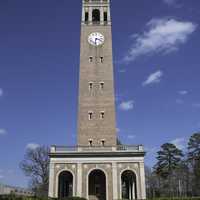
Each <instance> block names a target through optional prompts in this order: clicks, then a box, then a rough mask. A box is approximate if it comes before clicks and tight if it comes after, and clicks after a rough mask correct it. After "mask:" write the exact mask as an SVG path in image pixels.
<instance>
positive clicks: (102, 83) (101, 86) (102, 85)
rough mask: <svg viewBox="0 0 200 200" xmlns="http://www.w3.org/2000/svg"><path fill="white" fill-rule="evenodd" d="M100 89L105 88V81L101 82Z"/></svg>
mask: <svg viewBox="0 0 200 200" xmlns="http://www.w3.org/2000/svg"><path fill="white" fill-rule="evenodd" d="M100 89H101V90H103V89H104V82H101V83H100Z"/></svg>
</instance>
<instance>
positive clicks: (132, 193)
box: [121, 170, 137, 200]
mask: <svg viewBox="0 0 200 200" xmlns="http://www.w3.org/2000/svg"><path fill="white" fill-rule="evenodd" d="M121 192H122V194H121V196H122V199H129V200H131V199H137V184H136V175H135V173H134V172H133V171H131V170H126V171H124V172H123V173H122V175H121Z"/></svg>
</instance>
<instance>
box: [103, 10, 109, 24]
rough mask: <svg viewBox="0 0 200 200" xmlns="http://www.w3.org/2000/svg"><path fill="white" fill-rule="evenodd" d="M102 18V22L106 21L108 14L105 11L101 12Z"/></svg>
mask: <svg viewBox="0 0 200 200" xmlns="http://www.w3.org/2000/svg"><path fill="white" fill-rule="evenodd" d="M103 19H104V22H107V21H108V14H107V12H104V13H103Z"/></svg>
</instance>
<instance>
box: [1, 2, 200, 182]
mask: <svg viewBox="0 0 200 200" xmlns="http://www.w3.org/2000/svg"><path fill="white" fill-rule="evenodd" d="M80 19H81V0H76V1H69V0H59V1H58V0H57V1H56V0H42V1H41V0H34V1H27V0H18V1H15V0H10V1H6V0H2V1H0V152H1V156H0V182H2V183H6V184H11V185H18V186H26V185H27V182H28V179H27V178H26V177H25V176H24V175H23V174H22V172H21V170H20V169H19V162H20V161H21V160H22V159H23V155H24V152H25V150H26V148H35V147H36V146H37V145H51V144H58V145H74V144H76V124H77V95H78V70H79V46H80V44H79V40H80ZM199 24H200V2H199V1H198V0H190V1H188V0H126V2H125V4H124V1H123V6H122V1H120V0H115V1H113V2H112V25H113V52H114V70H115V93H116V115H117V130H118V135H119V138H120V139H121V140H122V142H123V143H127V144H144V145H145V147H146V149H147V150H148V152H149V153H148V154H147V157H146V164H147V165H150V166H151V165H153V163H154V162H155V160H154V156H155V152H156V151H157V150H158V149H159V146H160V145H161V144H163V143H165V142H173V143H175V144H178V146H179V147H180V148H182V149H184V148H185V146H186V142H187V140H188V138H189V136H190V135H191V134H192V133H194V132H196V131H199V130H200V92H199V91H200V84H199V82H200V81H199V74H200V66H199V64H200V56H199V49H200V37H199V34H200V29H199Z"/></svg>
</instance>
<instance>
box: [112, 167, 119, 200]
mask: <svg viewBox="0 0 200 200" xmlns="http://www.w3.org/2000/svg"><path fill="white" fill-rule="evenodd" d="M112 178H113V180H112V182H113V200H115V199H119V198H118V180H117V163H112Z"/></svg>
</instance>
